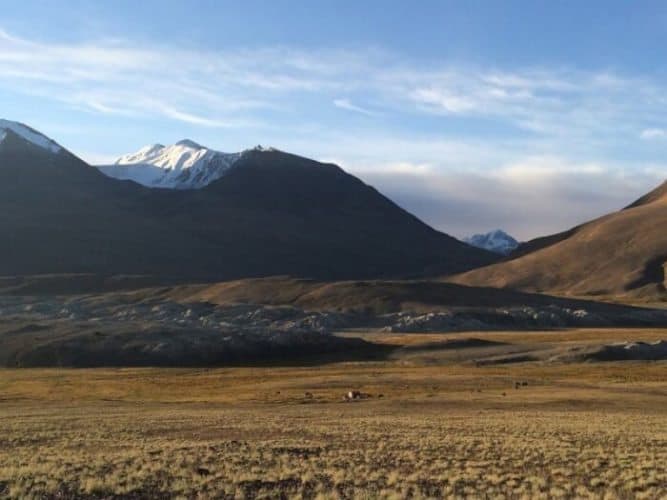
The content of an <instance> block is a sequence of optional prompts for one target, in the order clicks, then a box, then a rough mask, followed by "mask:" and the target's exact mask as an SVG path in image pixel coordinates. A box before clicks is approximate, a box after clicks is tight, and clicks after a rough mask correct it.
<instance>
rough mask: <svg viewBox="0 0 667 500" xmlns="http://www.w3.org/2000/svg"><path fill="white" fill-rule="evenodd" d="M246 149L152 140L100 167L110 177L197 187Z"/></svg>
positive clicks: (152, 184)
mask: <svg viewBox="0 0 667 500" xmlns="http://www.w3.org/2000/svg"><path fill="white" fill-rule="evenodd" d="M242 155H243V153H222V152H220V151H215V150H213V149H209V148H207V147H204V146H201V145H199V144H197V143H196V142H193V141H190V140H188V139H185V140H182V141H179V142H177V143H176V144H173V145H171V146H163V145H162V144H153V145H150V146H146V147H143V148H141V149H140V150H139V151H137V152H136V153H131V154H127V155H125V156H121V157H120V158H119V159H118V160H117V161H116V163H115V164H113V165H102V166H99V167H98V168H99V169H100V171H101V172H102V173H104V174H106V175H108V176H109V177H114V178H116V179H121V180H131V181H134V182H137V183H138V184H142V185H144V186H148V187H161V188H170V189H198V188H202V187H204V186H207V185H208V184H210V183H211V182H213V181H216V180H218V179H219V178H220V177H222V176H223V175H225V174H226V173H227V172H228V171H229V169H230V168H232V166H233V165H234V163H235V162H236V161H237V160H238V159H239V158H241V156H242Z"/></svg>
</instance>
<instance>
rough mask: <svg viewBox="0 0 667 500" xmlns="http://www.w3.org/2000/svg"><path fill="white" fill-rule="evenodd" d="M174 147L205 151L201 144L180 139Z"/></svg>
mask: <svg viewBox="0 0 667 500" xmlns="http://www.w3.org/2000/svg"><path fill="white" fill-rule="evenodd" d="M175 146H183V147H186V148H192V149H206V148H204V146H202V145H201V144H197V143H196V142H195V141H193V140H190V139H182V140H180V141H178V142H177V143H176V144H175Z"/></svg>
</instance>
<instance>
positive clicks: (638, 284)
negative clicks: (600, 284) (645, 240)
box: [625, 254, 667, 291]
mask: <svg viewBox="0 0 667 500" xmlns="http://www.w3.org/2000/svg"><path fill="white" fill-rule="evenodd" d="M666 265H667V254H663V255H659V256H658V257H655V258H654V259H651V260H649V261H648V262H647V263H646V264H645V265H644V270H643V272H642V275H641V276H640V277H639V278H637V279H636V280H635V281H633V282H631V283H629V284H627V285H626V286H625V290H626V291H629V290H634V289H636V288H642V287H644V286H646V285H653V284H658V285H660V286H661V287H662V288H665V286H666V285H667V283H666V280H665V266H666Z"/></svg>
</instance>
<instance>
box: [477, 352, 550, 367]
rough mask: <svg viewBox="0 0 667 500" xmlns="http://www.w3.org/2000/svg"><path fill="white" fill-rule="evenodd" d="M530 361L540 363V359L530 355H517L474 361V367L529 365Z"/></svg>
mask: <svg viewBox="0 0 667 500" xmlns="http://www.w3.org/2000/svg"><path fill="white" fill-rule="evenodd" d="M532 361H540V358H538V357H536V356H531V355H530V354H518V355H515V356H503V357H499V358H488V359H478V360H475V365H476V366H488V365H509V364H512V363H530V362H532Z"/></svg>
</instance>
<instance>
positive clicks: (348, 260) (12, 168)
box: [0, 121, 497, 281]
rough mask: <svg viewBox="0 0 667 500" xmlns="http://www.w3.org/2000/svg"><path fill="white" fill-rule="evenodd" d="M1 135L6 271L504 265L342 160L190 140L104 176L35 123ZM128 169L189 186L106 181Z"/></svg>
mask: <svg viewBox="0 0 667 500" xmlns="http://www.w3.org/2000/svg"><path fill="white" fill-rule="evenodd" d="M0 134H1V135H0V137H1V139H0V230H1V231H2V233H3V234H5V235H6V241H5V244H4V245H2V247H0V275H4V276H8V275H35V274H65V273H71V274H76V273H93V274H104V275H126V274H132V275H149V276H152V277H155V278H156V279H157V280H179V281H217V280H224V279H232V278H242V277H259V276H270V275H281V274H282V275H292V276H297V277H309V278H318V279H345V278H371V277H374V278H381V277H382V278H385V277H392V278H400V277H420V276H433V275H436V274H451V273H453V272H461V271H465V270H469V269H472V268H475V267H479V266H480V265H484V264H489V263H492V262H494V261H495V260H496V259H497V257H495V256H494V254H492V253H490V252H486V251H484V250H480V249H475V248H473V247H470V246H469V245H466V244H465V243H462V242H460V241H458V240H456V239H455V238H453V237H451V236H448V235H446V234H443V233H441V232H438V231H436V230H434V229H433V228H431V227H429V226H427V225H426V224H424V223H423V222H421V221H420V220H419V219H417V218H416V217H414V216H413V215H411V214H410V213H408V212H406V211H405V210H403V209H401V208H400V207H398V206H397V205H396V204H394V203H393V202H392V201H390V200H389V199H387V198H386V197H385V196H383V195H382V194H380V193H379V192H378V191H376V190H375V189H374V188H372V187H371V186H368V185H366V184H364V183H363V182H362V181H361V180H359V179H358V178H356V177H354V176H352V175H350V174H348V173H346V172H345V171H343V170H342V169H341V168H339V167H337V166H336V165H333V164H325V163H319V162H316V161H313V160H310V159H307V158H303V157H300V156H296V155H293V154H289V153H285V152H282V151H277V150H273V149H263V148H255V149H251V150H247V151H245V152H243V153H239V154H235V155H224V154H218V153H217V152H213V151H211V150H208V149H206V148H202V147H201V146H198V145H196V144H194V143H192V142H191V141H182V142H181V143H178V144H176V145H174V146H171V147H168V148H164V147H161V146H156V147H152V148H149V149H144V150H142V151H141V152H140V154H138V155H134V156H126V157H123V158H122V159H121V161H119V163H118V164H117V165H115V166H114V167H117V168H116V171H113V170H112V171H111V172H110V171H109V170H110V169H106V172H105V169H104V168H103V169H97V168H95V167H92V166H90V165H88V164H86V163H85V162H83V161H82V160H81V159H79V158H77V157H76V156H75V155H73V154H72V153H70V152H69V151H67V149H65V148H64V147H62V146H60V145H58V144H56V143H55V142H54V141H52V140H51V139H49V138H48V137H46V136H44V135H43V134H41V133H39V132H37V131H35V130H33V129H31V128H29V127H27V126H25V125H22V124H19V123H16V122H8V121H3V122H0ZM151 162H152V163H151ZM121 168H122V169H127V170H126V171H127V172H130V171H131V172H132V175H129V176H120V175H117V176H118V177H123V178H127V179H129V178H132V179H134V180H136V181H139V180H142V179H143V180H144V183H150V184H151V185H152V186H154V187H172V188H181V189H154V188H148V187H146V186H144V185H141V183H137V182H132V181H129V180H120V179H116V178H113V177H109V176H108V175H105V173H106V174H109V175H112V174H117V171H118V170H120V169H121ZM153 168H160V169H162V172H158V173H160V174H161V175H157V176H156V175H155V174H154V172H155V171H154V170H153ZM135 169H136V172H138V174H137V175H135V174H134V170H135ZM103 172H105V173H103ZM146 172H149V173H146ZM156 182H157V184H155V183H156ZM185 187H188V188H191V189H183V188H185ZM195 188H196V189H195Z"/></svg>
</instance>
